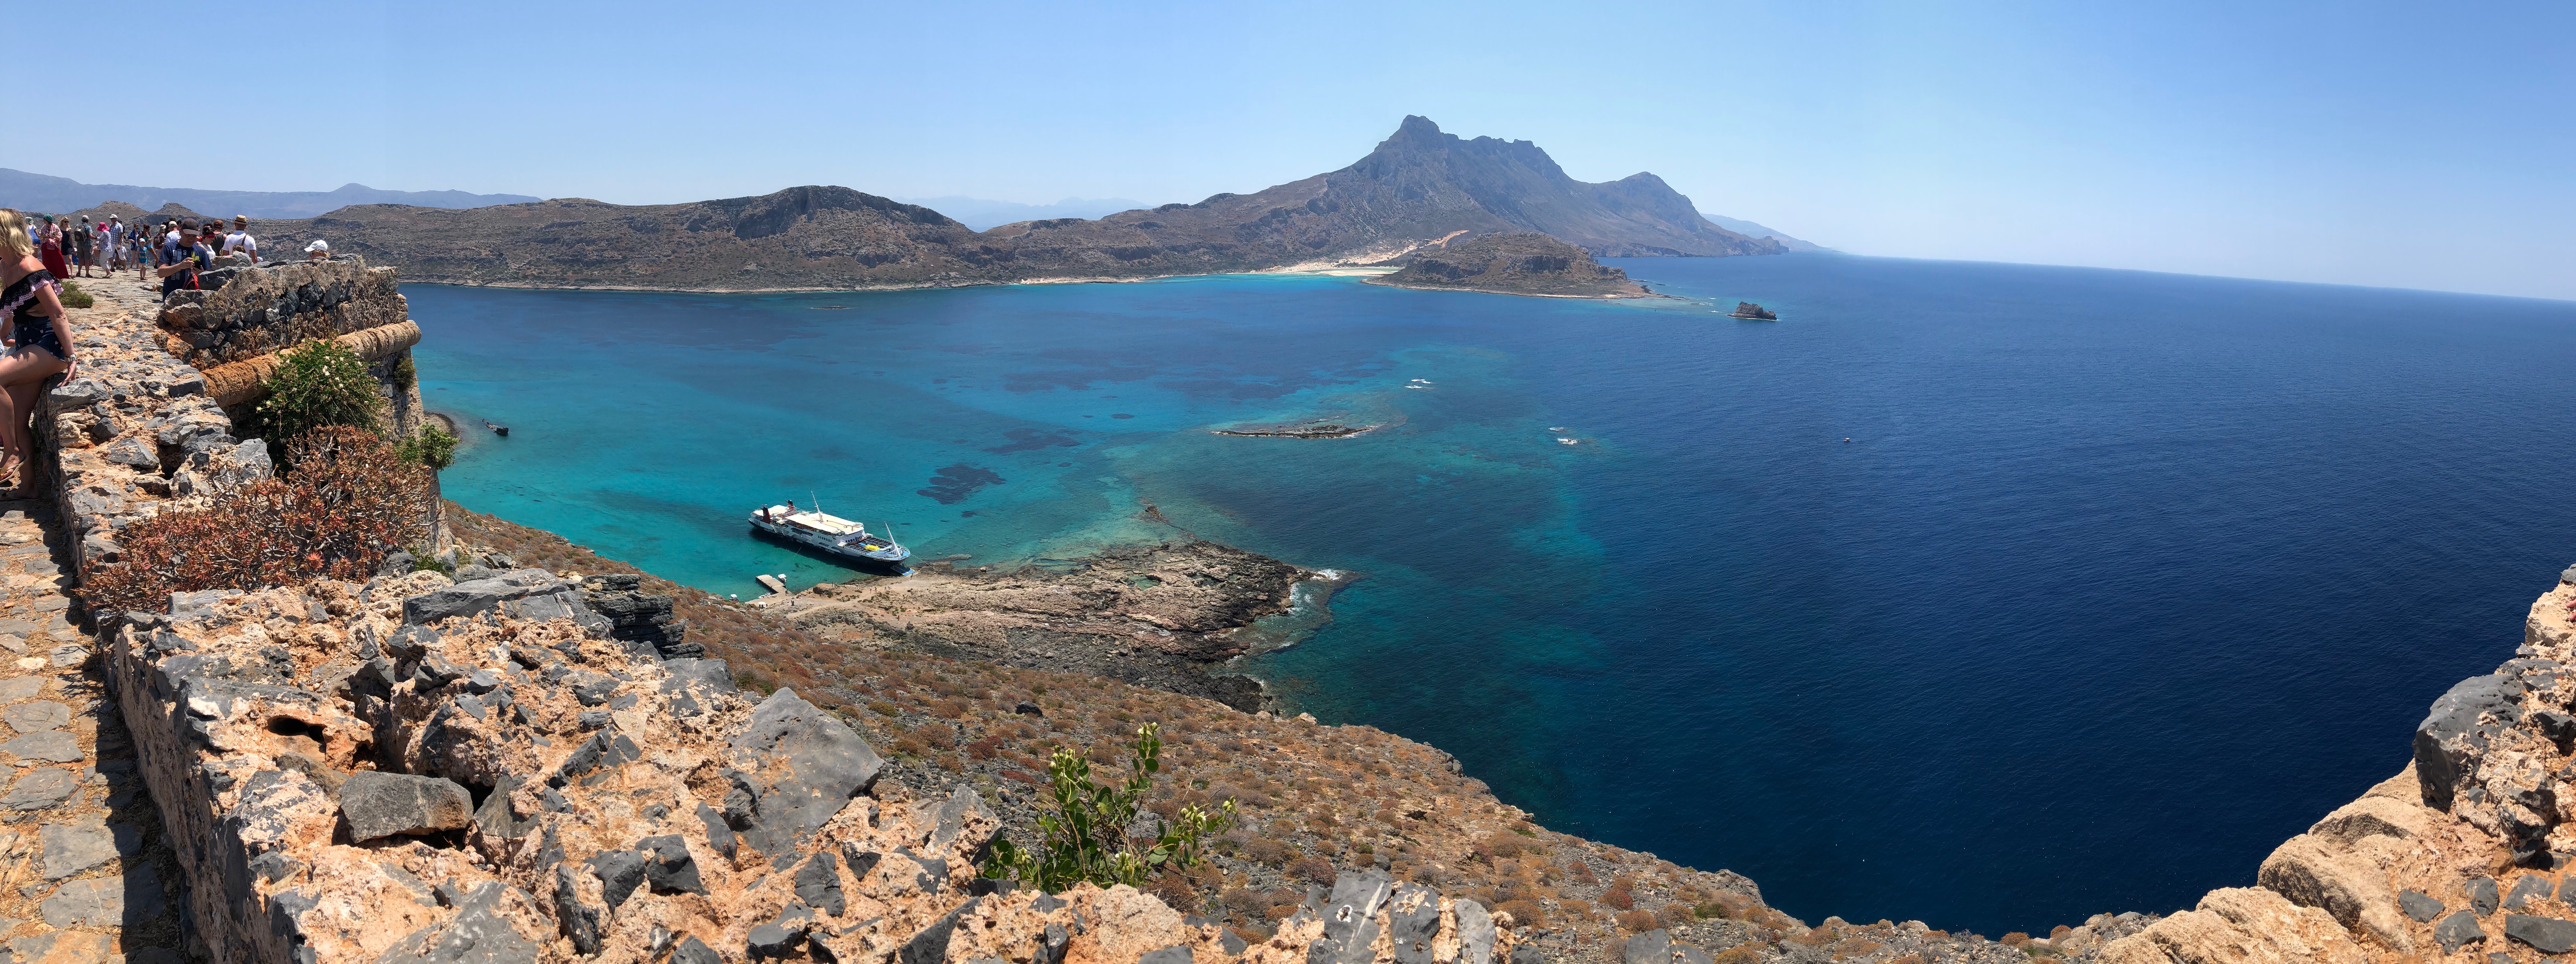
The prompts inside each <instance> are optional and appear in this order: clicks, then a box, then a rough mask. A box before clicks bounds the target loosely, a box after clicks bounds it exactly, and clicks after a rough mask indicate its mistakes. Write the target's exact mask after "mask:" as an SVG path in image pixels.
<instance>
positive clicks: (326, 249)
mask: <svg viewBox="0 0 2576 964" xmlns="http://www.w3.org/2000/svg"><path fill="white" fill-rule="evenodd" d="M304 257H305V259H306V260H308V261H329V260H331V242H329V241H324V240H322V239H321V238H315V239H313V243H312V244H308V245H305V246H304Z"/></svg>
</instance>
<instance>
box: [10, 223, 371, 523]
mask: <svg viewBox="0 0 2576 964" xmlns="http://www.w3.org/2000/svg"><path fill="white" fill-rule="evenodd" d="M38 218H39V219H38V220H30V219H29V217H28V216H27V215H24V214H20V213H18V212H17V211H14V210H11V209H8V208H0V482H5V483H6V485H7V486H8V491H7V492H0V498H24V497H26V496H28V495H29V494H31V493H29V492H28V491H27V489H28V480H27V479H25V478H23V476H24V475H25V472H24V471H22V470H23V469H24V468H25V467H26V466H27V464H28V462H29V459H30V458H31V457H32V452H31V449H30V447H29V443H28V436H29V433H28V425H29V423H30V422H32V421H33V420H34V418H35V406H36V396H37V393H38V392H40V391H43V390H44V388H45V386H46V385H48V384H52V383H58V382H61V381H68V380H70V379H71V377H72V376H73V374H74V373H75V372H77V371H78V370H79V368H80V362H79V360H77V359H75V358H73V357H72V350H71V345H72V328H71V321H70V319H69V317H68V316H67V315H66V314H65V313H64V311H63V300H62V291H63V284H64V280H65V279H67V278H71V277H82V278H86V277H90V271H91V270H93V269H96V270H98V271H99V272H100V273H99V275H98V276H99V277H114V276H115V275H114V272H117V271H121V270H124V269H125V268H126V267H127V266H129V265H131V266H132V267H133V268H134V272H135V275H134V276H135V280H137V281H141V280H144V278H145V276H146V275H145V272H154V273H157V274H158V275H159V276H160V278H161V294H162V297H164V298H166V297H169V295H170V293H171V292H173V291H177V290H180V289H183V288H194V287H196V286H197V284H198V279H197V272H199V271H202V270H205V269H207V268H210V267H213V266H214V262H215V259H216V258H217V257H221V256H223V255H229V254H238V255H242V256H244V257H246V258H248V259H249V260H250V262H251V263H253V264H257V263H259V261H260V257H259V242H258V240H256V239H254V238H252V237H251V234H250V219H249V218H247V217H236V218H234V219H233V220H232V224H231V230H230V231H226V230H225V224H224V222H223V220H222V219H221V218H210V219H207V220H205V221H203V222H200V221H198V220H197V219H196V218H175V219H171V220H167V221H163V222H161V223H159V224H154V225H150V226H128V225H127V224H126V223H125V219H124V218H122V217H117V216H113V215H111V216H109V217H108V218H107V219H106V220H103V221H96V222H84V221H83V219H80V218H75V217H69V216H63V217H56V216H53V215H40V216H38ZM304 255H305V257H306V258H307V259H310V260H314V261H321V260H327V259H329V258H330V257H331V245H330V244H328V243H326V242H324V241H322V240H320V239H316V240H314V241H313V243H311V244H308V245H305V246H304ZM75 271H77V272H78V274H77V275H75V274H74V272H75Z"/></svg>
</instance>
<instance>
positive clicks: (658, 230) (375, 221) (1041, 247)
mask: <svg viewBox="0 0 2576 964" xmlns="http://www.w3.org/2000/svg"><path fill="white" fill-rule="evenodd" d="M259 227H261V228H263V229H264V232H265V233H261V234H260V235H259V236H260V239H261V247H262V250H273V251H290V250H293V249H294V248H295V247H300V246H301V245H302V244H303V243H304V242H306V241H308V240H310V239H312V238H316V237H319V238H324V239H327V240H329V241H330V242H331V245H332V248H333V250H336V251H343V252H354V253H357V254H363V255H366V256H367V258H368V259H369V260H370V261H371V262H374V263H377V264H391V265H398V266H400V267H401V268H402V271H403V276H404V278H405V279H406V280H412V281H431V282H441V283H451V284H478V285H513V286H528V287H606V288H658V289H698V290H706V289H715V290H728V289H732V290H740V289H777V288H829V289H849V288H867V287H880V286H898V287H916V286H925V285H950V284H982V283H997V282H1014V281H1031V280H1045V279H1080V278H1142V277H1157V276H1164V275H1184V274H1208V273H1215V272H1227V271H1258V270H1265V269H1273V268H1281V267H1287V266H1290V265H1297V264H1307V263H1318V262H1320V263H1335V262H1344V261H1357V262H1375V261H1382V260H1385V259H1387V258H1390V257H1394V256H1397V255H1400V254H1402V253H1405V252H1408V251H1411V250H1413V249H1415V248H1417V247H1420V246H1421V245H1423V244H1426V243H1430V242H1433V241H1436V240H1437V239H1441V238H1447V237H1452V236H1456V235H1460V234H1462V233H1463V234H1465V235H1467V236H1469V237H1474V236H1478V235H1485V234H1497V233H1524V232H1538V233H1543V234H1548V235H1551V236H1553V237H1556V238H1558V239H1559V240H1562V241H1565V242H1567V243H1570V244H1574V245H1578V246H1581V247H1582V248H1584V249H1586V250H1588V251H1591V252H1592V253H1593V254H1595V255H1599V256H1604V257H1608V256H1633V255H1670V256H1705V257H1715V256H1724V255H1735V254H1777V253H1780V252H1781V251H1782V250H1784V249H1783V248H1782V247H1781V245H1780V243H1779V242H1777V241H1774V240H1771V239H1768V238H1763V239H1753V238H1747V237H1745V236H1744V235H1741V234H1737V233H1735V232H1732V231H1728V230H1726V229H1724V228H1720V227H1718V226H1717V225H1715V224H1713V223H1711V222H1710V221H1709V220H1708V219H1707V218H1704V217H1701V216H1700V214H1699V212H1698V211H1697V209H1695V208H1693V207H1692V206H1691V203H1690V199H1689V198H1686V197H1683V196H1682V195H1680V194H1678V193H1675V192H1674V191H1673V190H1672V188H1671V187H1669V186H1667V185H1665V184H1664V182H1663V180H1662V179H1660V178H1657V177H1655V176H1654V175H1652V174H1635V175H1631V176H1629V177H1627V178H1624V179H1621V180H1618V181H1612V182H1609V183H1604V184H1592V183H1586V182H1582V181H1577V180H1574V179H1573V178H1571V177H1568V176H1567V175H1566V174H1565V172H1564V170H1563V169H1561V168H1559V167H1557V165H1556V162H1555V161H1554V160H1552V159H1550V158H1549V157H1548V155H1547V152H1546V151H1543V150H1540V149H1539V148H1538V146H1537V145H1534V144H1531V143H1529V142H1527V141H1503V140H1496V139H1494V138H1490V137H1479V138H1476V139H1474V140H1462V139H1460V138H1458V137H1456V136H1454V135H1450V134H1445V133H1442V132H1441V131H1440V128H1439V127H1438V126H1437V125H1434V124H1433V123H1431V122H1430V121H1429V120H1426V119H1423V118H1420V117H1408V118H1405V121H1404V124H1403V126H1402V127H1400V128H1398V129H1397V130H1396V132H1395V134H1394V136H1392V137H1389V138H1387V139H1386V140H1385V141H1384V142H1382V143H1380V144H1379V145H1378V146H1377V149H1376V150H1374V151H1372V152H1370V153H1369V155H1368V156H1366V157H1363V158H1361V159H1360V160H1359V161H1358V162H1357V163H1354V164H1352V165H1350V166H1349V167H1345V168H1342V169H1341V170H1338V171H1333V172H1331V173H1327V174H1318V175H1316V176H1314V177H1310V178H1306V179H1304V180H1300V181H1292V182H1290V183H1287V184H1281V185H1278V186H1276V187H1271V188H1268V189H1266V190H1263V191H1259V192H1256V193H1253V194H1218V195H1215V196H1213V197H1210V198H1208V199H1206V200H1204V201H1200V202H1198V203H1196V204H1166V205H1163V206H1161V207H1158V208H1152V209H1143V210H1135V211H1124V212H1120V213H1117V214H1112V215H1110V216H1108V217H1105V218H1101V219H1098V220H1083V219H1080V218H1057V219H1051V220H1040V221H1022V222H1017V223H1013V224H1005V225H1001V226H999V227H996V228H993V229H992V230H989V231H982V232H977V231H974V230H971V229H969V228H967V227H966V226H965V225H963V224H960V223H958V222H957V221H955V220H953V219H951V218H949V217H947V216H946V215H942V214H940V213H938V212H936V211H933V210H931V209H929V208H925V207H920V206H917V205H911V204H904V203H901V202H897V201H892V200H889V199H886V198H882V197H877V196H875V195H871V194H865V193H862V192H859V191H855V190H851V189H849V188H845V187H810V186H809V187H796V188H789V189H787V190H784V191H780V192H778V193H775V194H769V195H763V196H760V197H744V198H729V199H725V200H716V201H699V202H694V203H689V204H663V205H642V206H625V205H615V204H605V203H602V202H598V201H589V200H580V199H567V200H554V201H543V202H537V203H532V204H505V205H497V206H492V207H482V208H474V209H470V210H443V209H432V208H418V207H407V206H400V205H362V206H356V207H348V208H342V209H340V210H337V211H333V212H331V213H330V214H328V215H325V216H323V217H319V218H312V219H308V220H300V221H270V222H267V223H266V224H264V225H261V226H259Z"/></svg>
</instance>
